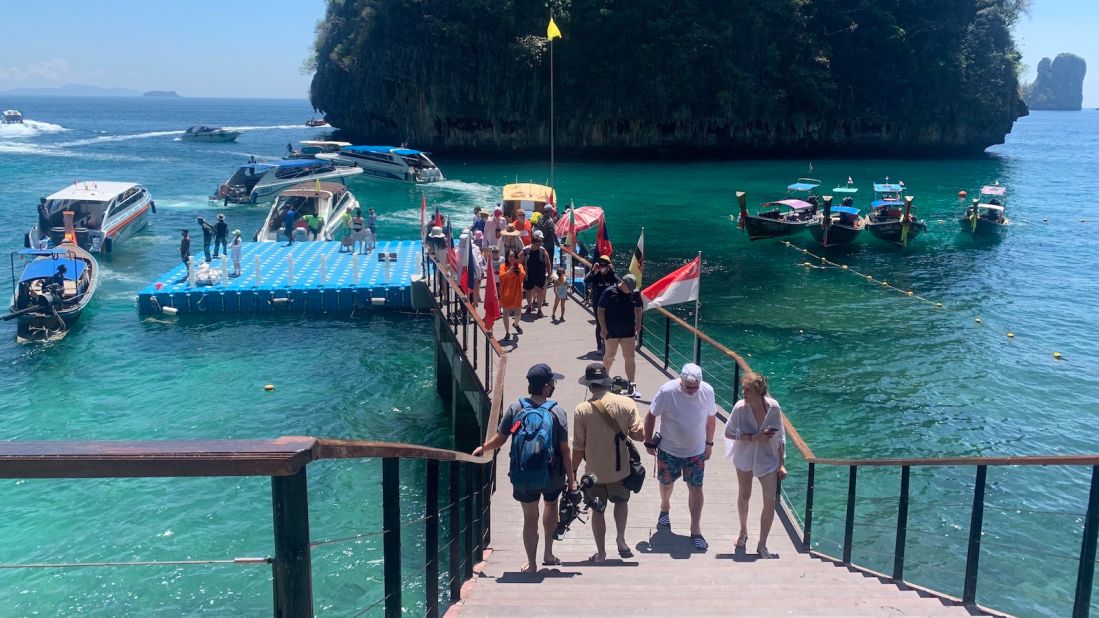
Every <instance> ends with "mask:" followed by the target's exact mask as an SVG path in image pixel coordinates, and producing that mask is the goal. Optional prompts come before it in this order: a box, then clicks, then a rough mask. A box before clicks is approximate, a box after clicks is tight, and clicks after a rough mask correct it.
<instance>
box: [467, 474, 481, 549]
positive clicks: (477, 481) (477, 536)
mask: <svg viewBox="0 0 1099 618" xmlns="http://www.w3.org/2000/svg"><path fill="white" fill-rule="evenodd" d="M466 467H467V468H469V477H470V479H469V480H470V485H472V489H473V524H474V525H473V547H472V548H471V549H472V552H471V554H472V558H470V564H476V563H478V562H480V561H481V558H482V554H481V549H482V548H481V532H482V528H481V526H482V524H483V522H482V520H481V509H482V508H483V507H484V504H483V502H482V500H484V498H483V496H482V495H481V465H480V464H467V466H466Z"/></svg>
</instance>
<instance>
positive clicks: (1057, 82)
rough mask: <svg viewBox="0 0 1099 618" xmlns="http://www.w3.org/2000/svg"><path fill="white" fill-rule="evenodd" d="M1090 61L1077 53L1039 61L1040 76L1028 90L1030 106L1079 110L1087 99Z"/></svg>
mask: <svg viewBox="0 0 1099 618" xmlns="http://www.w3.org/2000/svg"><path fill="white" fill-rule="evenodd" d="M1087 70H1088V65H1087V63H1086V62H1084V59H1083V58H1081V57H1080V56H1077V55H1075V54H1067V53H1066V54H1057V57H1056V58H1054V59H1053V61H1052V62H1050V60H1049V58H1042V61H1041V62H1039V63H1038V77H1037V79H1035V80H1034V83H1033V84H1031V85H1030V86H1028V87H1027V88H1026V90H1025V93H1024V94H1025V97H1026V102H1027V105H1028V106H1030V109H1055V110H1071V111H1077V110H1079V109H1080V108H1081V106H1082V105H1083V103H1084V74H1085V73H1087Z"/></svg>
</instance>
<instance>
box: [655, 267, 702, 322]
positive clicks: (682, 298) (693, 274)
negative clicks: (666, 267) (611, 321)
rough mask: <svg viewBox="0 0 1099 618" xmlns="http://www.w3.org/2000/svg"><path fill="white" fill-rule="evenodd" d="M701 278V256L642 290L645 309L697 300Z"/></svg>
mask: <svg viewBox="0 0 1099 618" xmlns="http://www.w3.org/2000/svg"><path fill="white" fill-rule="evenodd" d="M701 276H702V257H701V256H699V257H696V258H695V259H693V260H691V261H690V262H688V263H687V265H686V266H683V267H681V268H679V269H678V270H675V271H673V272H672V273H671V274H669V275H668V276H666V277H664V278H663V279H661V280H660V281H657V282H656V283H654V284H652V285H650V286H649V287H647V288H645V289H644V290H641V300H643V301H644V302H645V309H654V308H656V307H666V306H668V305H675V304H678V303H685V302H689V301H692V300H697V299H698V284H699V280H700V279H701Z"/></svg>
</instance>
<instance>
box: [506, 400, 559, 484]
mask: <svg viewBox="0 0 1099 618" xmlns="http://www.w3.org/2000/svg"><path fill="white" fill-rule="evenodd" d="M519 405H521V406H523V409H522V411H520V412H519V413H518V414H516V415H515V422H514V423H513V424H512V426H511V469H510V471H509V472H508V476H510V477H511V484H512V486H513V487H514V488H515V490H516V491H528V492H529V491H541V490H544V489H548V488H549V485H550V479H551V478H552V476H553V468H554V463H555V460H556V457H555V447H556V445H555V444H554V442H553V413H552V412H550V409H552V408H553V406H555V405H557V402H555V401H553V400H552V399H550V400H546V403H544V404H542V405H540V406H535V405H534V402H533V401H531V400H530V399H526V398H523V399H520V400H519Z"/></svg>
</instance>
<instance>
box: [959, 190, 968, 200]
mask: <svg viewBox="0 0 1099 618" xmlns="http://www.w3.org/2000/svg"><path fill="white" fill-rule="evenodd" d="M967 195H969V194H968V193H966V192H965V191H958V199H960V200H964V199H965V198H966V196H967Z"/></svg>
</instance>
